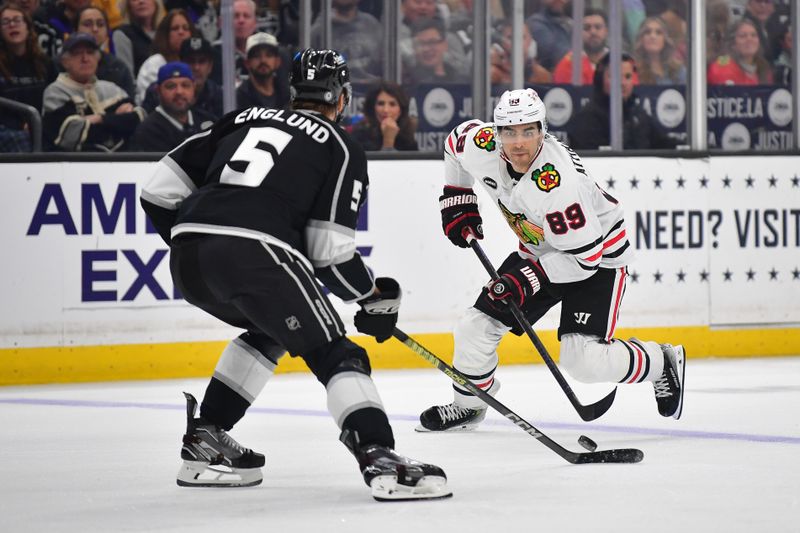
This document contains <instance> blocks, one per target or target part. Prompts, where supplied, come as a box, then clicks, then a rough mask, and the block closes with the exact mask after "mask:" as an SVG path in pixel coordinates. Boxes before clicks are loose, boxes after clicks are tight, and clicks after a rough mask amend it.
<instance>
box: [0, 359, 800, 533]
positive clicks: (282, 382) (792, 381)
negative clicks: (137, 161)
mask: <svg viewBox="0 0 800 533" xmlns="http://www.w3.org/2000/svg"><path fill="white" fill-rule="evenodd" d="M498 377H499V379H501V380H502V381H503V389H502V391H501V393H500V395H499V397H498V399H499V400H500V401H502V402H503V403H505V404H506V405H507V406H508V407H510V408H511V409H512V410H514V411H515V412H517V414H519V415H520V416H522V417H523V418H525V419H527V420H528V421H529V422H531V423H532V424H534V425H535V426H536V427H538V428H539V429H540V430H543V431H544V432H545V433H546V434H547V435H548V436H550V437H551V438H553V439H554V440H556V441H557V442H559V443H560V444H561V445H563V446H565V447H567V448H569V449H571V450H574V451H583V449H582V448H581V447H580V446H579V445H578V442H577V439H578V437H579V435H581V434H586V435H588V436H589V437H591V438H592V439H594V440H595V441H596V442H597V443H598V445H599V448H598V449H600V450H603V449H609V448H613V447H637V448H640V449H642V450H643V451H644V453H645V458H644V461H643V462H642V463H640V464H637V465H571V464H569V463H567V462H565V461H564V460H563V459H561V458H560V457H559V456H558V455H556V454H554V453H553V452H551V451H550V450H548V449H547V448H546V447H544V446H543V445H541V444H540V443H539V442H538V441H537V440H536V439H534V438H533V437H531V436H529V435H528V434H526V433H524V432H523V431H521V430H520V429H519V428H517V427H515V426H513V425H511V424H510V423H509V422H507V421H506V419H504V418H503V417H502V416H500V415H498V414H497V413H494V412H490V414H489V416H488V417H487V420H486V422H485V423H484V424H483V425H482V426H481V428H479V429H478V430H477V431H476V432H473V433H456V434H444V435H442V434H421V433H415V432H414V430H413V428H414V427H415V426H416V420H417V416H418V415H419V413H420V411H422V410H423V409H425V408H427V407H429V406H430V405H433V404H437V403H439V404H440V403H448V402H450V401H451V397H452V396H451V392H450V390H451V389H450V381H449V380H448V379H447V378H446V377H445V376H444V375H443V374H441V373H440V372H438V371H437V370H435V369H425V370H403V371H377V372H375V380H376V382H377V384H378V388H379V390H380V391H381V394H382V397H383V400H384V403H385V406H386V409H387V412H388V413H389V415H390V419H391V421H392V424H393V427H394V431H395V437H396V440H397V450H398V451H399V452H400V453H402V454H405V455H408V456H410V457H413V458H417V459H422V460H425V461H427V462H433V463H436V464H439V465H441V466H442V467H444V468H445V470H446V472H447V474H448V477H449V480H450V485H451V487H452V489H453V491H454V497H453V498H452V499H449V500H443V501H432V502H403V503H396V502H393V503H378V502H376V501H374V500H373V499H372V498H371V497H370V494H369V490H368V488H367V487H366V485H364V483H363V481H362V479H361V476H360V474H359V473H358V470H357V467H356V464H355V461H354V460H353V458H352V457H351V456H350V455H349V453H348V452H347V451H346V450H345V448H344V446H342V445H341V444H340V443H339V442H338V440H337V437H338V429H337V428H336V427H335V424H334V423H333V421H332V420H331V418H330V417H329V415H328V413H327V411H326V407H325V394H324V390H323V389H322V387H321V385H320V384H319V383H318V382H317V381H316V380H315V379H314V378H313V377H312V376H311V375H310V374H279V375H277V376H276V377H275V378H273V380H272V381H271V382H270V383H269V385H268V386H267V389H266V390H265V391H264V393H263V394H262V395H261V397H260V398H259V399H258V401H257V402H256V404H255V405H254V406H253V408H251V410H250V412H249V414H248V416H247V417H245V419H244V420H243V421H242V422H240V424H239V425H237V427H236V428H234V430H233V431H232V435H233V436H234V437H235V438H236V439H237V440H239V442H241V443H242V444H244V445H245V446H248V447H252V448H254V449H255V450H257V451H259V452H262V453H265V454H266V456H267V466H266V468H265V470H264V483H263V484H262V485H260V486H258V487H253V488H245V489H204V488H181V487H178V486H177V485H176V484H175V474H176V472H177V470H178V466H179V464H180V460H179V457H178V453H179V448H180V438H181V435H182V433H183V429H184V421H185V410H184V402H183V397H182V395H181V391H183V390H186V391H190V392H193V393H194V394H195V395H196V396H198V398H199V397H202V394H203V392H204V390H205V386H206V380H176V381H160V382H121V383H101V384H89V385H87V384H83V385H58V386H55V385H53V386H36V387H7V388H0V424H1V425H0V427H2V430H3V436H2V438H1V439H0V452H2V453H1V454H0V457H2V459H3V475H4V479H3V482H2V483H1V484H0V531H3V532H5V533H13V532H28V531H31V532H38V531H47V532H59V531H69V532H73V531H74V532H90V531H99V532H109V531H148V532H166V531H182V532H192V533H198V532H204V531H213V532H220V531H230V532H234V531H236V532H240V531H242V532H247V531H253V532H270V533H283V532H296V531H297V532H309V533H312V532H313V533H323V532H332V531H342V532H348V533H359V532H370V533H372V532H377V533H385V532H394V531H397V532H403V533H421V532H426V531H436V532H438V533H446V532H454V531H457V532H478V531H480V532H484V531H490V532H507V531H525V532H537V531H539V532H541V531H547V532H555V531H558V532H571V531H580V532H603V531H608V532H628V531H631V532H632V531H637V532H644V533H656V532H661V531H663V532H670V533H686V532H696V531H702V532H712V531H724V532H726V533H729V532H738V531H741V532H761V531H764V532H766V531H769V532H798V531H800V357H793V358H753V359H745V360H697V361H695V360H692V359H690V360H689V361H688V366H687V372H686V380H687V393H686V397H685V400H684V401H685V407H684V411H683V418H682V419H681V420H680V421H675V420H672V419H663V418H662V417H660V416H659V415H658V412H657V409H656V405H655V400H654V398H653V390H652V386H651V385H650V384H641V385H634V386H622V387H620V389H619V392H618V393H617V400H616V403H615V405H614V406H613V407H612V408H611V410H610V411H609V413H607V414H606V415H605V416H603V417H602V418H601V419H599V420H597V421H594V422H592V423H583V422H581V421H580V419H579V417H578V416H577V414H575V413H574V411H572V408H571V406H570V405H569V403H568V402H567V400H566V398H565V397H564V396H563V393H562V392H561V390H560V389H559V388H558V386H557V385H556V383H555V381H554V379H553V378H552V376H551V375H550V373H549V372H548V371H547V369H546V368H545V367H544V365H533V366H509V367H501V368H500V371H499V372H498ZM570 383H571V384H572V385H573V388H574V389H575V392H576V394H577V395H578V397H579V398H580V399H581V400H582V401H583V402H584V403H589V402H591V401H595V400H597V399H599V398H600V397H601V396H603V395H604V394H605V393H606V392H607V391H608V390H610V388H609V387H608V386H601V385H593V386H587V385H581V384H579V383H575V382H574V381H573V380H570Z"/></svg>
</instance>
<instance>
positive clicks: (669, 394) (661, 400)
mask: <svg viewBox="0 0 800 533" xmlns="http://www.w3.org/2000/svg"><path fill="white" fill-rule="evenodd" d="M661 350H662V351H663V352H664V372H663V374H661V377H660V378H658V379H657V380H655V381H654V382H653V388H654V389H655V394H656V403H657V404H658V412H659V413H661V416H665V417H670V416H671V417H672V418H674V419H676V420H677V419H679V418H680V417H681V413H682V412H683V389H684V387H683V380H684V377H685V374H686V350H684V348H683V346H681V345H677V346H672V345H671V344H662V345H661Z"/></svg>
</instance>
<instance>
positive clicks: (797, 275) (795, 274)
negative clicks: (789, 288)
mask: <svg viewBox="0 0 800 533" xmlns="http://www.w3.org/2000/svg"><path fill="white" fill-rule="evenodd" d="M792 279H793V280H795V279H800V269H798V268H797V267H794V270H792Z"/></svg>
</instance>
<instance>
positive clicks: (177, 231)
mask: <svg viewBox="0 0 800 533" xmlns="http://www.w3.org/2000/svg"><path fill="white" fill-rule="evenodd" d="M183 233H207V234H209V235H229V236H231V237H242V238H244V239H253V240H256V241H261V242H264V243H267V244H271V245H273V246H277V247H278V248H283V249H284V250H286V251H287V252H289V253H290V254H292V256H293V257H295V258H296V259H299V260H300V262H301V263H303V265H304V266H306V267H307V268H308V270H309V271H311V272H313V271H314V267H313V266H312V265H311V262H310V261H309V260H308V258H307V257H306V256H304V255H303V254H301V253H300V252H299V251H297V250H295V249H294V248H292V247H291V245H289V244H287V243H285V242H283V241H282V240H280V239H276V238H275V237H273V236H272V235H270V234H269V233H264V232H263V231H256V230H253V229H248V228H239V227H236V226H219V225H216V224H197V223H194V222H187V223H183V224H177V225H176V226H174V227H173V228H172V234H171V237H172V238H173V239H174V238H175V237H177V236H178V235H181V234H183Z"/></svg>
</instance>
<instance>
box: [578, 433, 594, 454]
mask: <svg viewBox="0 0 800 533" xmlns="http://www.w3.org/2000/svg"><path fill="white" fill-rule="evenodd" d="M578 444H580V445H581V446H583V447H584V448H586V449H587V450H589V451H590V452H593V451H595V450H596V449H597V443H596V442H595V441H593V440H592V439H590V438H589V437H587V436H586V435H581V436H580V437H578Z"/></svg>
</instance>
